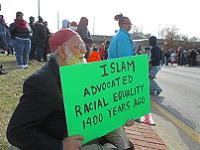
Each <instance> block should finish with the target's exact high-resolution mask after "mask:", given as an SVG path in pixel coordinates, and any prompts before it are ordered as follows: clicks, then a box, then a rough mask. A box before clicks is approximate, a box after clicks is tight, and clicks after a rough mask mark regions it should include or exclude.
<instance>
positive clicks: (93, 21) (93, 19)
mask: <svg viewBox="0 0 200 150" xmlns="http://www.w3.org/2000/svg"><path fill="white" fill-rule="evenodd" d="M94 25H95V17H94V18H93V35H94Z"/></svg>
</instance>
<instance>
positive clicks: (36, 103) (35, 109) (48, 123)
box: [7, 58, 67, 150]
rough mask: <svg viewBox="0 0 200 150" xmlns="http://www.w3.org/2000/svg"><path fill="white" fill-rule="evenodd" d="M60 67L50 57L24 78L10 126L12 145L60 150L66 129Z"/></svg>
mask: <svg viewBox="0 0 200 150" xmlns="http://www.w3.org/2000/svg"><path fill="white" fill-rule="evenodd" d="M58 69H59V67H58V65H57V63H56V61H55V59H54V58H53V59H50V60H49V62H48V63H47V64H46V65H45V66H44V67H43V68H41V69H40V70H39V71H38V72H36V73H34V74H33V75H31V76H30V77H29V78H28V79H27V80H26V81H25V83H24V86H23V95H22V96H21V98H20V102H19V104H18V106H17V108H16V109H15V111H14V113H13V115H12V117H11V120H10V122H9V125H8V128H7V138H8V141H9V142H10V143H11V144H12V145H14V146H16V147H18V148H20V149H22V150H61V146H62V140H63V139H64V137H66V136H67V129H66V122H65V115H64V107H63V97H62V93H61V86H60V79H59V70H58Z"/></svg>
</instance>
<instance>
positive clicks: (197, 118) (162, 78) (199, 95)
mask: <svg viewBox="0 0 200 150" xmlns="http://www.w3.org/2000/svg"><path fill="white" fill-rule="evenodd" d="M156 81H157V83H158V84H159V85H160V86H161V88H162V89H163V92H162V93H161V94H160V96H159V97H158V98H157V99H156V101H157V102H159V103H160V104H161V105H162V106H164V107H165V108H166V109H167V110H169V111H170V112H171V113H173V114H174V115H175V116H177V117H178V118H180V119H181V120H182V121H183V122H185V123H186V124H187V125H189V126H190V127H192V128H193V129H195V130H196V131H197V132H199V133H200V68H188V67H179V66H169V67H166V66H164V67H162V70H161V71H160V72H159V74H158V76H157V79H156Z"/></svg>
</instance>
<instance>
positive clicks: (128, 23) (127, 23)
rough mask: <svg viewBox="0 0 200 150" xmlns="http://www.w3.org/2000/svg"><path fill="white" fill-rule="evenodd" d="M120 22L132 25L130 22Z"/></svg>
mask: <svg viewBox="0 0 200 150" xmlns="http://www.w3.org/2000/svg"><path fill="white" fill-rule="evenodd" d="M122 24H126V25H131V26H132V25H133V24H132V23H130V22H123V23H122Z"/></svg>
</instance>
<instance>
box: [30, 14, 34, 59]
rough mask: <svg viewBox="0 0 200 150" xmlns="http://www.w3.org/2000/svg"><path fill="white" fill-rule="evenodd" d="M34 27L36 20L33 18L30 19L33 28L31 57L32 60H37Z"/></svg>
mask: <svg viewBox="0 0 200 150" xmlns="http://www.w3.org/2000/svg"><path fill="white" fill-rule="evenodd" d="M34 25H35V18H34V17H32V16H31V17H29V26H30V27H31V30H32V32H33V34H32V36H31V52H30V56H29V58H30V60H33V59H35V41H34V32H35V31H34Z"/></svg>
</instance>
